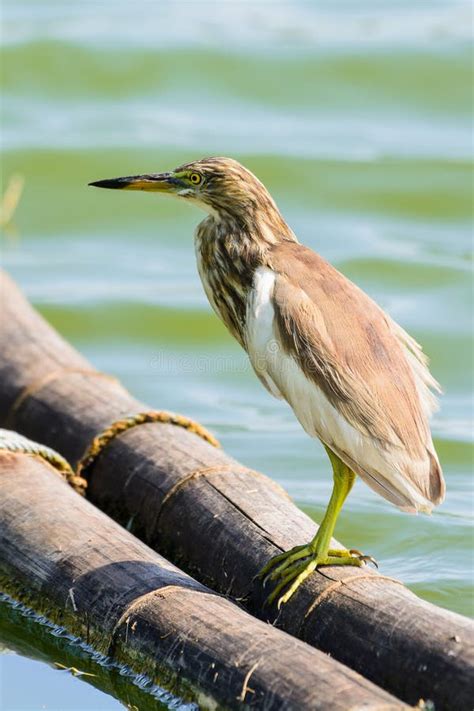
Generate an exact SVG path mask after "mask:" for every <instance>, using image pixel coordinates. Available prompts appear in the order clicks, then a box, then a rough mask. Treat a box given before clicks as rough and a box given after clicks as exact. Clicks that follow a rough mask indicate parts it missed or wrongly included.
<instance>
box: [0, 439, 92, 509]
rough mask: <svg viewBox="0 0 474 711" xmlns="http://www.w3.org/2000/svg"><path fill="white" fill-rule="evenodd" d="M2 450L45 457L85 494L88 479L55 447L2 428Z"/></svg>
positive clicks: (59, 472)
mask: <svg viewBox="0 0 474 711" xmlns="http://www.w3.org/2000/svg"><path fill="white" fill-rule="evenodd" d="M0 451H3V452H12V453H14V454H29V455H31V456H33V457H39V458H40V459H43V460H44V461H46V462H48V464H50V465H51V466H52V467H53V468H54V469H55V471H56V472H57V473H58V474H59V475H60V476H62V477H63V479H65V480H66V481H67V483H68V484H69V485H70V486H72V488H73V489H74V490H75V491H77V493H78V494H80V495H81V496H84V493H85V489H86V486H87V482H86V480H85V479H83V478H82V477H81V476H77V475H76V474H75V473H74V472H73V470H72V469H71V466H70V465H69V463H68V462H67V461H66V460H65V459H64V457H62V456H61V455H60V454H58V452H55V451H54V449H51V448H50V447H46V445H44V444H39V443H38V442H33V441H32V440H30V439H27V438H26V437H23V435H20V434H18V433H17V432H13V431H12V430H5V429H0Z"/></svg>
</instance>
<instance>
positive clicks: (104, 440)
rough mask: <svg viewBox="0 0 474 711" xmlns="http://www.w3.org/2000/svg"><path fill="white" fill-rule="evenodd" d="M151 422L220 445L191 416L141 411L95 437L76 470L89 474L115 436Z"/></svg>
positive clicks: (80, 473)
mask: <svg viewBox="0 0 474 711" xmlns="http://www.w3.org/2000/svg"><path fill="white" fill-rule="evenodd" d="M149 422H161V423H162V424H170V425H176V426H177V427H183V428H184V429H186V430H188V432H192V433H193V434H196V435H198V436H199V437H201V438H202V439H204V440H205V441H206V442H209V444H212V445H213V447H220V444H219V442H218V441H217V439H216V438H215V437H214V436H213V435H212V434H211V433H210V432H208V430H206V428H205V427H203V426H202V425H200V424H199V423H198V422H195V421H194V420H191V419H189V417H184V416H183V415H176V414H173V413H171V412H166V411H164V410H151V411H150V412H139V413H138V414H136V415H131V416H130V417H125V418H124V419H122V420H117V421H116V422H114V423H113V424H111V425H110V427H107V429H105V430H104V431H103V432H101V433H100V434H98V435H97V436H96V437H94V439H93V440H92V442H91V444H90V445H89V447H88V448H87V449H86V451H85V453H84V454H83V456H82V457H81V459H80V461H79V463H78V465H77V468H76V472H77V474H78V476H82V475H84V476H86V475H87V472H88V470H90V468H91V467H92V465H93V464H94V462H95V461H96V459H97V457H98V456H99V455H100V454H101V453H102V452H103V451H104V449H105V448H106V447H107V445H108V444H109V443H110V442H111V441H112V440H113V439H115V437H117V436H118V435H121V434H123V433H124V432H126V431H127V430H129V429H131V428H132V427H136V426H137V425H142V424H146V423H149Z"/></svg>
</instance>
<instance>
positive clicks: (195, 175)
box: [189, 173, 202, 185]
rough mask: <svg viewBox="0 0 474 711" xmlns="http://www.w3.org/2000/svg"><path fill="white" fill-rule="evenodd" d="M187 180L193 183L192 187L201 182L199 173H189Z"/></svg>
mask: <svg viewBox="0 0 474 711" xmlns="http://www.w3.org/2000/svg"><path fill="white" fill-rule="evenodd" d="M189 180H190V181H191V182H192V183H193V185H199V183H201V182H202V177H201V176H200V175H199V173H191V175H190V176H189Z"/></svg>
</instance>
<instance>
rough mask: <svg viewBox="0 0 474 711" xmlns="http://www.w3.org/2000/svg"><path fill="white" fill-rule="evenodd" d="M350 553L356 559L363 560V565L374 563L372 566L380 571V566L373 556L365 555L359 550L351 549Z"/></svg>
mask: <svg viewBox="0 0 474 711" xmlns="http://www.w3.org/2000/svg"><path fill="white" fill-rule="evenodd" d="M349 553H350V554H351V555H352V556H354V558H358V559H359V560H361V561H362V562H363V563H372V565H374V566H375V567H376V568H377V569H378V567H379V564H378V563H377V561H376V560H375V558H373V557H372V556H371V555H364V554H363V553H361V552H360V551H359V550H357V548H351V549H350V550H349Z"/></svg>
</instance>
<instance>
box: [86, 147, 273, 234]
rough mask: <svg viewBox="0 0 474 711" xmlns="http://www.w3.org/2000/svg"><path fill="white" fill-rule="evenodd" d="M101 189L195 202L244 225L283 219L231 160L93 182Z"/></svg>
mask: <svg viewBox="0 0 474 711" xmlns="http://www.w3.org/2000/svg"><path fill="white" fill-rule="evenodd" d="M90 185H93V186H95V187H98V188H112V189H118V190H144V191H146V192H154V193H160V194H165V195H173V196H175V197H178V198H181V199H184V200H187V201H189V202H192V203H195V204H196V205H198V206H199V207H201V208H202V209H203V210H205V211H206V212H207V213H209V214H210V215H212V216H213V217H214V218H216V219H218V220H219V219H225V218H231V219H232V220H234V221H238V222H239V223H241V224H247V223H248V221H249V220H252V221H254V220H256V219H259V217H260V216H262V215H265V214H266V216H267V217H274V218H275V220H276V221H279V220H282V218H281V216H280V213H279V211H278V208H277V206H276V205H275V203H274V201H273V199H272V197H271V196H270V194H269V193H268V191H267V189H266V188H265V186H264V185H263V184H262V183H261V182H260V180H258V178H256V177H255V175H253V173H251V172H250V171H249V170H247V168H244V166H243V165H241V164H240V163H238V162H237V161H236V160H233V159H232V158H202V159H201V160H197V161H193V162H192V163H186V164H185V165H181V166H180V167H179V168H176V169H175V170H173V171H171V172H169V173H149V174H145V175H131V176H127V177H124V178H111V179H109V180H98V181H97V182H94V183H90Z"/></svg>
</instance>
